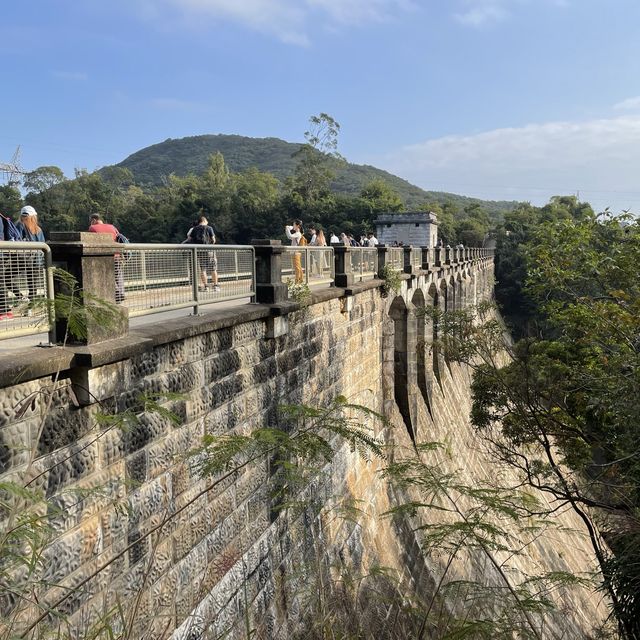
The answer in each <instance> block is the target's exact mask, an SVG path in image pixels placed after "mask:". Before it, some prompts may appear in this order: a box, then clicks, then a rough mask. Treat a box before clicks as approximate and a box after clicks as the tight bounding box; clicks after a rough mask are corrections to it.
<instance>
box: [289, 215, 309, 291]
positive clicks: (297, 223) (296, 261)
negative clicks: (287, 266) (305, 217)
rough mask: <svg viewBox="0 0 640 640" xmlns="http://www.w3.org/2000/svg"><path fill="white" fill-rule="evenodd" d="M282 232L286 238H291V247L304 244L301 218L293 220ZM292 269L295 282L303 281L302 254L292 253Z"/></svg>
mask: <svg viewBox="0 0 640 640" xmlns="http://www.w3.org/2000/svg"><path fill="white" fill-rule="evenodd" d="M284 232H285V234H286V235H287V238H288V239H289V240H291V246H292V247H297V246H299V245H300V244H306V241H303V235H302V233H303V229H302V220H294V221H293V224H292V225H291V226H289V225H287V226H285V228H284ZM293 270H294V272H295V280H296V284H301V283H302V282H304V273H303V271H302V255H301V254H300V253H298V252H296V253H294V254H293Z"/></svg>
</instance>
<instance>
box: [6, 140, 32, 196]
mask: <svg viewBox="0 0 640 640" xmlns="http://www.w3.org/2000/svg"><path fill="white" fill-rule="evenodd" d="M26 173H27V172H26V171H25V170H24V169H23V168H22V166H21V164H20V145H18V146H17V148H16V150H15V152H14V154H13V157H12V158H11V162H0V178H1V179H3V180H4V181H5V182H6V183H7V185H8V186H9V187H16V186H18V185H19V184H20V183H21V182H22V176H23V175H25V174H26Z"/></svg>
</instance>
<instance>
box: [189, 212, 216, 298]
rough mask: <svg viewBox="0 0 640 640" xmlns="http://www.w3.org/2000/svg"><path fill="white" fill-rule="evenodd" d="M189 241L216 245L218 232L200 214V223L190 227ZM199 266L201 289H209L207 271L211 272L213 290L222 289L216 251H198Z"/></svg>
mask: <svg viewBox="0 0 640 640" xmlns="http://www.w3.org/2000/svg"><path fill="white" fill-rule="evenodd" d="M187 242H188V243H189V244H206V245H214V244H215V243H216V234H215V232H214V230H213V228H212V227H210V226H209V222H208V220H207V218H206V217H205V216H200V218H199V219H198V224H196V225H194V226H193V227H191V229H189V232H188V233H187ZM197 258H198V268H199V271H200V286H199V287H198V289H199V290H200V291H209V287H208V282H209V277H208V273H207V272H209V271H210V272H211V284H212V290H213V291H220V285H219V284H218V259H217V258H216V254H215V251H198V255H197Z"/></svg>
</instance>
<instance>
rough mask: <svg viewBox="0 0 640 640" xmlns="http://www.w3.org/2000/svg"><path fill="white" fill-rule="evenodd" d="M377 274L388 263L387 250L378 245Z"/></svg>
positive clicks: (383, 246)
mask: <svg viewBox="0 0 640 640" xmlns="http://www.w3.org/2000/svg"><path fill="white" fill-rule="evenodd" d="M377 248H378V274H380V273H381V272H382V268H383V267H384V266H385V265H386V264H387V261H388V250H387V247H386V246H385V245H378V247H377Z"/></svg>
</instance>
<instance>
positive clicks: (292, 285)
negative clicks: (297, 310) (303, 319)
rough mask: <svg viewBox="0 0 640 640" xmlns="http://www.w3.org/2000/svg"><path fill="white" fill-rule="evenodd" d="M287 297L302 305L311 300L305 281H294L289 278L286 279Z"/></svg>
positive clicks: (309, 290)
mask: <svg viewBox="0 0 640 640" xmlns="http://www.w3.org/2000/svg"><path fill="white" fill-rule="evenodd" d="M287 289H288V290H289V298H291V299H292V300H293V301H294V302H297V303H298V304H300V305H302V306H306V305H308V304H309V302H310V301H311V289H310V288H309V285H308V284H306V283H305V282H294V281H293V280H292V279H291V278H289V279H288V280H287Z"/></svg>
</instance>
